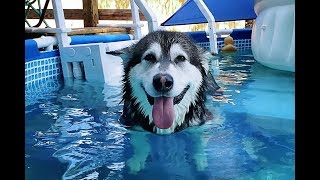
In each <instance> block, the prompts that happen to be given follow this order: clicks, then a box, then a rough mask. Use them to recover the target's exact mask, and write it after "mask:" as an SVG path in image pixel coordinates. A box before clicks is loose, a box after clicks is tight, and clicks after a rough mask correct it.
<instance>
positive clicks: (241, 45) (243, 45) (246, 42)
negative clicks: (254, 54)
mask: <svg viewBox="0 0 320 180" xmlns="http://www.w3.org/2000/svg"><path fill="white" fill-rule="evenodd" d="M197 45H199V46H201V47H203V48H204V49H206V50H209V46H210V43H209V42H200V43H197ZM233 45H234V46H236V47H237V49H241V50H242V49H250V48H251V39H236V40H233ZM217 46H218V51H220V50H221V49H222V47H223V46H224V42H223V41H218V42H217Z"/></svg>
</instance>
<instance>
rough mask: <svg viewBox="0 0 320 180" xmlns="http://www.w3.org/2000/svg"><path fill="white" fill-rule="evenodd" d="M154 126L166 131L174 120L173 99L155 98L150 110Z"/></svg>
mask: <svg viewBox="0 0 320 180" xmlns="http://www.w3.org/2000/svg"><path fill="white" fill-rule="evenodd" d="M152 118H153V122H154V124H155V125H156V126H157V127H158V128H160V129H168V128H169V127H171V125H172V123H173V120H174V109H173V97H156V98H154V104H153V109H152Z"/></svg>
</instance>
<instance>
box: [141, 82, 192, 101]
mask: <svg viewBox="0 0 320 180" xmlns="http://www.w3.org/2000/svg"><path fill="white" fill-rule="evenodd" d="M141 86H142V85H141ZM189 88H190V86H189V85H188V86H187V87H185V88H184V89H183V91H182V92H181V93H180V94H179V95H178V96H175V97H174V98H173V105H176V104H179V103H180V101H181V100H182V98H183V97H184V95H185V94H186V93H187V91H188V90H189ZM142 89H143V90H144V92H145V93H146V95H147V98H148V102H149V104H150V105H153V104H154V97H152V96H150V95H149V94H148V93H147V92H146V90H145V89H144V87H143V86H142Z"/></svg>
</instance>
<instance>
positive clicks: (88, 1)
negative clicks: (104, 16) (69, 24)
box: [82, 0, 99, 27]
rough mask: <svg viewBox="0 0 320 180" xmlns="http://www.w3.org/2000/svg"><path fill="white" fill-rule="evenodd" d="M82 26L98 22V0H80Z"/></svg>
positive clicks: (93, 25) (92, 25) (93, 24)
mask: <svg viewBox="0 0 320 180" xmlns="http://www.w3.org/2000/svg"><path fill="white" fill-rule="evenodd" d="M82 4H83V20H84V27H96V26H97V24H98V23H99V13H98V0H82Z"/></svg>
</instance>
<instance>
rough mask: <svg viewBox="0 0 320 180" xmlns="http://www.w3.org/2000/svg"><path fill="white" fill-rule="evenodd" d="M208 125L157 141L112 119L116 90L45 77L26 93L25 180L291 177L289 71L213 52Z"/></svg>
mask: <svg viewBox="0 0 320 180" xmlns="http://www.w3.org/2000/svg"><path fill="white" fill-rule="evenodd" d="M219 62H220V66H221V72H220V75H219V76H218V77H216V80H217V82H218V84H219V85H220V86H221V87H222V90H223V95H220V96H208V101H207V103H206V104H207V108H208V109H209V110H210V111H211V112H212V113H213V114H214V119H213V120H212V121H210V122H209V123H208V124H205V125H203V126H200V127H192V128H189V129H186V130H183V131H181V132H178V133H175V134H171V135H166V136H160V135H155V134H152V133H149V132H144V131H131V130H127V129H125V128H124V127H123V126H122V125H121V124H119V123H118V118H119V116H120V114H121V111H122V104H119V102H120V98H121V93H120V89H121V87H119V86H109V85H107V84H103V83H88V82H86V81H84V80H65V81H63V80H51V81H47V82H46V83H43V84H42V85H39V86H37V87H28V88H26V110H25V176H26V179H30V180H38V179H39V180H42V179H46V180H50V179H83V180H84V179H112V180H113V179H117V180H118V179H120V180H121V179H130V180H131V179H137V180H138V179H139V180H140V179H148V180H149V179H153V180H157V179H160V180H164V179H168V180H180V179H183V180H193V179H201V180H202V179H203V180H206V179H210V180H212V179H228V180H229V179H237V180H238V179H243V180H250V179H252V180H257V179H277V180H291V179H294V178H295V175H294V174H295V158H294V157H295V138H294V135H295V131H294V130H295V127H294V122H295V112H294V104H295V101H294V94H295V89H294V86H295V77H294V73H289V72H283V71H278V70H273V69H270V68H267V67H264V66H262V65H260V64H259V63H257V62H255V60H254V58H253V56H252V53H251V51H250V50H246V51H238V52H237V53H236V54H220V55H219Z"/></svg>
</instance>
